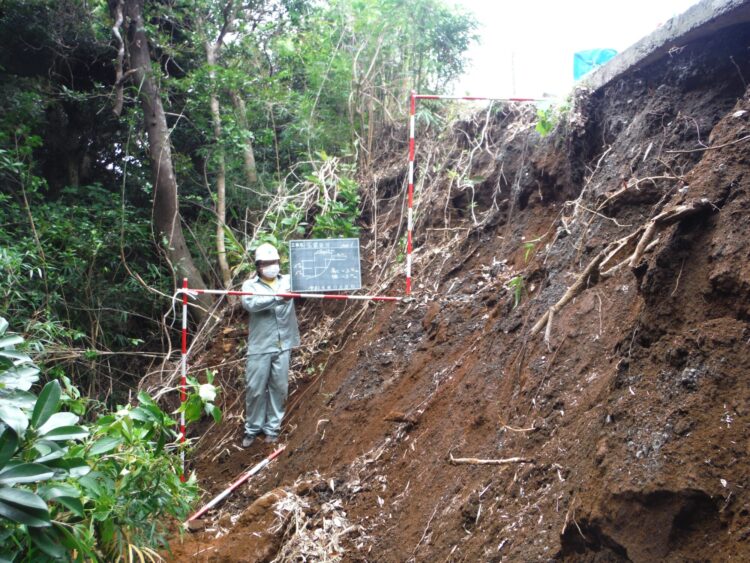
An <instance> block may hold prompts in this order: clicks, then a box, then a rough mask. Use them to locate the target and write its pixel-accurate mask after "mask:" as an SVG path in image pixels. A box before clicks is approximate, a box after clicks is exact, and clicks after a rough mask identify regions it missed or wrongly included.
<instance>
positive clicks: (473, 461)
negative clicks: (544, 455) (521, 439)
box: [450, 454, 534, 465]
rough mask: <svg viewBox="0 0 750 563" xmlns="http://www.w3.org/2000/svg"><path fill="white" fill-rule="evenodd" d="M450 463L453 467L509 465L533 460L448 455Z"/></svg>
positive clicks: (532, 461)
mask: <svg viewBox="0 0 750 563" xmlns="http://www.w3.org/2000/svg"><path fill="white" fill-rule="evenodd" d="M450 462H451V463H452V464H453V465H509V464H511V463H534V460H533V459H529V458H526V457H506V458H504V459H479V458H476V457H453V454H450Z"/></svg>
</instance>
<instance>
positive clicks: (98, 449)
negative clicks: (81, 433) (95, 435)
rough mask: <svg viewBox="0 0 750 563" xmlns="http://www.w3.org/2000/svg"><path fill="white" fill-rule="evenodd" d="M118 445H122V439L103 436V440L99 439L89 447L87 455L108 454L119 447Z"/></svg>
mask: <svg viewBox="0 0 750 563" xmlns="http://www.w3.org/2000/svg"><path fill="white" fill-rule="evenodd" d="M120 444H122V438H118V437H114V436H105V437H104V438H99V439H98V440H97V441H96V442H94V444H93V445H92V446H91V449H90V450H89V455H101V454H104V453H107V452H110V451H112V450H114V449H115V448H116V447H117V446H119V445H120Z"/></svg>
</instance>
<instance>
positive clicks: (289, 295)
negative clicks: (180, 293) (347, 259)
mask: <svg viewBox="0 0 750 563" xmlns="http://www.w3.org/2000/svg"><path fill="white" fill-rule="evenodd" d="M187 293H189V294H190V295H199V294H203V293H208V294H211V295H260V296H263V297H285V298H287V299H335V300H339V301H345V300H348V301H401V297H391V296H388V295H331V294H328V293H291V292H286V293H255V292H251V291H231V290H228V289H191V290H189V291H188V292H187ZM183 298H184V297H183Z"/></svg>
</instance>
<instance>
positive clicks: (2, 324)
mask: <svg viewBox="0 0 750 563" xmlns="http://www.w3.org/2000/svg"><path fill="white" fill-rule="evenodd" d="M6 330H8V321H6V320H5V319H4V318H3V317H0V334H5V331H6Z"/></svg>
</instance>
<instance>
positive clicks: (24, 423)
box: [0, 404, 29, 438]
mask: <svg viewBox="0 0 750 563" xmlns="http://www.w3.org/2000/svg"><path fill="white" fill-rule="evenodd" d="M0 420H2V421H3V422H4V423H5V424H6V425H8V426H9V427H11V428H12V429H13V430H15V432H16V434H17V435H18V436H19V437H21V438H23V436H24V435H25V434H26V429H27V428H28V426H29V419H28V418H26V415H25V414H24V413H23V411H22V410H21V409H19V408H18V407H16V406H14V405H9V404H0Z"/></svg>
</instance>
